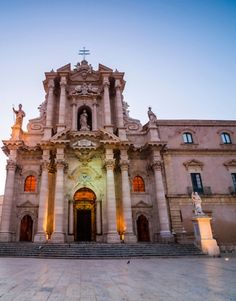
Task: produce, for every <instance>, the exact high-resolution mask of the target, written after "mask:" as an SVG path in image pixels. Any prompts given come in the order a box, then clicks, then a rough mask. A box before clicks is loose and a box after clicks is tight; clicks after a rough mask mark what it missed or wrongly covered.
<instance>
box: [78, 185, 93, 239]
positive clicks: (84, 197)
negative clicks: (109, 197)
mask: <svg viewBox="0 0 236 301" xmlns="http://www.w3.org/2000/svg"><path fill="white" fill-rule="evenodd" d="M95 200H96V195H95V193H94V192H93V191H92V190H91V189H89V188H86V187H84V188H81V189H79V190H77V191H76V193H75V194H74V239H75V241H94V240H95V239H96V222H95V221H96V212H95Z"/></svg>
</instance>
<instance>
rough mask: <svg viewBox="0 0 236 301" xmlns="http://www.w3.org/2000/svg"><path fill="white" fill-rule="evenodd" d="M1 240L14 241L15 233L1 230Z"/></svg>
mask: <svg viewBox="0 0 236 301" xmlns="http://www.w3.org/2000/svg"><path fill="white" fill-rule="evenodd" d="M0 241H2V242H11V241H14V234H13V233H11V232H0Z"/></svg>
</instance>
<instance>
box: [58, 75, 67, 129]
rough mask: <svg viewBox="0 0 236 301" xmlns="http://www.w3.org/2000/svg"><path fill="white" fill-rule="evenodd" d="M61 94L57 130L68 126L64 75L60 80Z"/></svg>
mask: <svg viewBox="0 0 236 301" xmlns="http://www.w3.org/2000/svg"><path fill="white" fill-rule="evenodd" d="M60 86H61V94H60V105H59V120H58V125H57V131H58V132H60V131H63V130H64V129H65V128H66V125H65V113H66V112H65V111H66V77H65V76H62V77H61V81H60Z"/></svg>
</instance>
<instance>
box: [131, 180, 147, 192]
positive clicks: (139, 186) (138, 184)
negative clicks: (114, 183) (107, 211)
mask: <svg viewBox="0 0 236 301" xmlns="http://www.w3.org/2000/svg"><path fill="white" fill-rule="evenodd" d="M133 191H134V192H145V184H144V180H143V178H142V177H140V176H136V177H134V179H133Z"/></svg>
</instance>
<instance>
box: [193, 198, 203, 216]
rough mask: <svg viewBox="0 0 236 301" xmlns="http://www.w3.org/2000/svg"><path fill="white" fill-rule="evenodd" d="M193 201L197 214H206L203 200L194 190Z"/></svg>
mask: <svg viewBox="0 0 236 301" xmlns="http://www.w3.org/2000/svg"><path fill="white" fill-rule="evenodd" d="M192 201H193V205H194V212H195V215H205V214H204V212H203V211H202V200H201V198H200V196H199V194H198V193H197V192H192Z"/></svg>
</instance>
